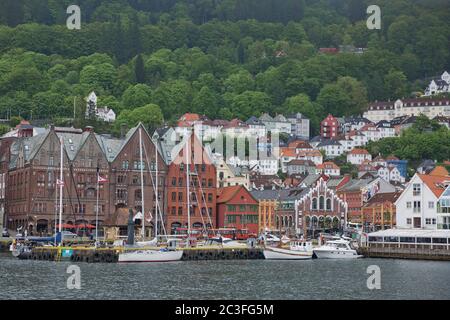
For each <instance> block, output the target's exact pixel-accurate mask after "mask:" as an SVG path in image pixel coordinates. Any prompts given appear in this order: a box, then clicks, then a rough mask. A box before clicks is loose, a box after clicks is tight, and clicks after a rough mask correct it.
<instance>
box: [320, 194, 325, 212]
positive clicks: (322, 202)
mask: <svg viewBox="0 0 450 320" xmlns="http://www.w3.org/2000/svg"><path fill="white" fill-rule="evenodd" d="M324 201H325V200H324V197H322V196H321V197H319V209H320V210H323V209H324V206H325V203H324Z"/></svg>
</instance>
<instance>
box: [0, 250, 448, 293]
mask: <svg viewBox="0 0 450 320" xmlns="http://www.w3.org/2000/svg"><path fill="white" fill-rule="evenodd" d="M69 265H70V263H63V262H62V263H54V262H44V261H28V260H27V261H20V260H16V259H14V258H12V257H10V256H9V255H0V299H450V262H430V261H410V260H387V259H358V260H352V261H345V260H341V261H338V260H311V261H291V262H289V261H265V260H254V261H211V262H208V261H200V262H176V263H166V264H151V265H145V264H85V263H80V264H78V265H79V267H80V268H81V286H82V288H81V290H68V289H67V287H66V282H67V278H68V277H69V274H67V273H66V269H67V267H68V266H69ZM369 265H378V266H379V267H380V268H381V290H369V289H367V286H366V281H367V278H368V276H369V275H368V274H367V273H366V269H367V267H368V266H369Z"/></svg>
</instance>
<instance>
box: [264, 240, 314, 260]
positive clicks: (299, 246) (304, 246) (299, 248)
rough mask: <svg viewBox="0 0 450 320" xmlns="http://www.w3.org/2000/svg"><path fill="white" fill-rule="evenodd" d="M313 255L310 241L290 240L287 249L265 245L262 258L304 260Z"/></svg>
mask: <svg viewBox="0 0 450 320" xmlns="http://www.w3.org/2000/svg"><path fill="white" fill-rule="evenodd" d="M312 256H313V248H312V243H311V242H303V241H302V242H297V241H294V242H291V244H290V246H289V249H284V248H276V247H266V248H265V249H264V258H265V259H267V260H306V259H311V258H312Z"/></svg>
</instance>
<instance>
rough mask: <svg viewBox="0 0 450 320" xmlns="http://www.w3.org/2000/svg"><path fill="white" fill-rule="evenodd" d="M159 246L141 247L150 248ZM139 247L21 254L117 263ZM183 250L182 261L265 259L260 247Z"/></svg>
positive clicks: (43, 249) (39, 249)
mask: <svg viewBox="0 0 450 320" xmlns="http://www.w3.org/2000/svg"><path fill="white" fill-rule="evenodd" d="M149 249H157V248H140V249H138V250H149ZM136 250H137V249H135V248H133V249H129V248H127V249H125V248H123V247H117V248H92V247H35V248H33V250H32V251H31V252H30V253H28V254H25V255H23V256H21V257H20V258H21V259H24V260H42V261H71V262H75V263H76V262H86V263H116V262H118V260H119V254H120V253H121V252H126V251H136ZM181 250H183V257H182V259H181V260H182V261H200V260H256V259H264V255H263V250H262V249H260V248H215V247H214V248H212V247H209V248H188V249H181Z"/></svg>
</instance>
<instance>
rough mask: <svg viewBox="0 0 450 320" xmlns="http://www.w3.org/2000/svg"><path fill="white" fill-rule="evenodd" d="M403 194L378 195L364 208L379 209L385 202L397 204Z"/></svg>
mask: <svg viewBox="0 0 450 320" xmlns="http://www.w3.org/2000/svg"><path fill="white" fill-rule="evenodd" d="M401 194H402V193H401V192H389V193H381V192H379V193H376V194H375V195H374V196H373V197H371V198H370V199H369V201H368V202H367V203H366V204H365V205H364V207H366V208H367V207H378V206H379V205H380V204H381V203H385V202H390V203H395V201H397V199H398V198H399V197H400V195H401Z"/></svg>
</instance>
